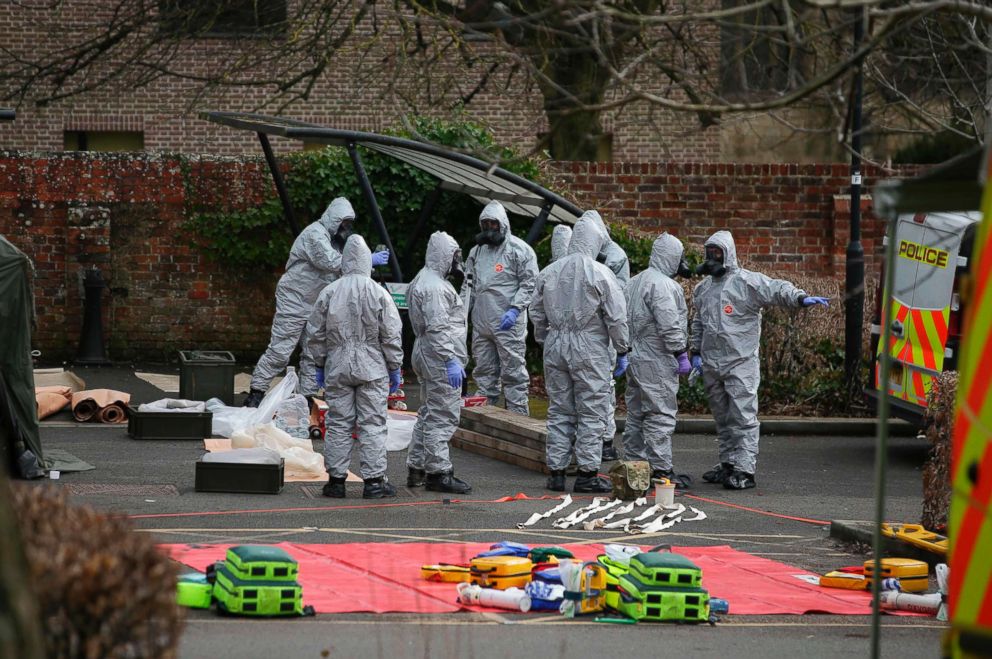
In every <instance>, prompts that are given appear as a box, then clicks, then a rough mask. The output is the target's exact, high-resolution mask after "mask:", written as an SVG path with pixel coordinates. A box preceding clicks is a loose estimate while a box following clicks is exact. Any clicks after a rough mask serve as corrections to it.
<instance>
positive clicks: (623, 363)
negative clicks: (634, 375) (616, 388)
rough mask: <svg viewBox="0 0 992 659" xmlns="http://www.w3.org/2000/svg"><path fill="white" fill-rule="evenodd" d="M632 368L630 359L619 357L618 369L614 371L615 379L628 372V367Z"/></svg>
mask: <svg viewBox="0 0 992 659" xmlns="http://www.w3.org/2000/svg"><path fill="white" fill-rule="evenodd" d="M628 366H630V359H628V358H627V355H617V368H616V370H614V371H613V377H615V378H618V377H620V376H621V375H623V374H624V373H626V372H627V367H628Z"/></svg>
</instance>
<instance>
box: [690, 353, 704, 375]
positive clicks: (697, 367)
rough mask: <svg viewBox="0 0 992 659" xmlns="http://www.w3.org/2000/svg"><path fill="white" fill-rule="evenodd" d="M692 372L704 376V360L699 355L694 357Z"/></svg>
mask: <svg viewBox="0 0 992 659" xmlns="http://www.w3.org/2000/svg"><path fill="white" fill-rule="evenodd" d="M692 370H694V371H696V373H699V374H700V375H702V374H703V358H702V357H700V356H699V355H693V356H692Z"/></svg>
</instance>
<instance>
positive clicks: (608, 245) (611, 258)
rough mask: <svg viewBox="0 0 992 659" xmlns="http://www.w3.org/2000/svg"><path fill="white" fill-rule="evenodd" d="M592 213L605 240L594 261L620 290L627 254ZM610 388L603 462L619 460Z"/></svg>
mask: <svg viewBox="0 0 992 659" xmlns="http://www.w3.org/2000/svg"><path fill="white" fill-rule="evenodd" d="M592 213H593V215H592V216H591V217H592V218H593V219H594V220H595V221H596V223H597V224H599V226H600V227H601V228H602V229H603V233H604V234H605V235H606V240H604V241H603V244H602V246H601V247H600V249H599V253H598V254H597V255H596V260H597V261H598V262H599V263H602V264H603V265H605V266H606V267H607V268H609V269H610V272H612V273H613V275H614V276H615V277H616V278H617V283H618V284H620V288H621V289H622V288H624V287H625V286H626V285H627V282H629V281H630V259H628V258H627V252H625V251H623V248H622V247H620V245H618V244H616V243H615V242H614V241H613V239H612V238H610V229H609V227H608V226H606V222H604V221H603V218H602V216H601V215H600V214H599V213H597V212H596V211H592ZM613 357H614V359H615V358H616V355H613ZM610 388H611V392H610V396H609V399H608V402H607V409H606V432H605V433H604V434H603V462H610V461H612V460H618V459H620V456H619V455H618V454H617V449H616V447H615V446H613V440H614V438H615V437H616V434H617V421H616V409H617V405H616V401H617V394H616V388H615V386H614V383H613V381H612V380H611V381H610Z"/></svg>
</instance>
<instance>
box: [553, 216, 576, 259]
mask: <svg viewBox="0 0 992 659" xmlns="http://www.w3.org/2000/svg"><path fill="white" fill-rule="evenodd" d="M571 239H572V227H570V226H568V225H567V224H559V225H557V226H556V227H555V229H554V231H552V232H551V262H552V263H554V262H555V261H557V260H558V259H560V258H561V257H563V256H565V255H566V254H568V241H570V240H571Z"/></svg>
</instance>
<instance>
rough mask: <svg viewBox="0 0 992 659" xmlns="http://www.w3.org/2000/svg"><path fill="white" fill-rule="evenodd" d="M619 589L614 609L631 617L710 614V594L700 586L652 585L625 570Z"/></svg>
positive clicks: (702, 617) (680, 618)
mask: <svg viewBox="0 0 992 659" xmlns="http://www.w3.org/2000/svg"><path fill="white" fill-rule="evenodd" d="M619 589H620V599H619V602H618V605H617V610H618V611H619V612H620V613H622V614H624V615H625V616H627V617H629V618H633V619H634V620H650V621H656V622H706V621H707V620H709V617H710V595H709V593H708V592H706V591H705V590H703V589H702V588H664V587H661V586H652V585H649V584H646V583H643V582H642V581H639V580H638V579H637V578H636V577H634V576H633V575H631V574H625V575H623V576H621V577H620V583H619Z"/></svg>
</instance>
